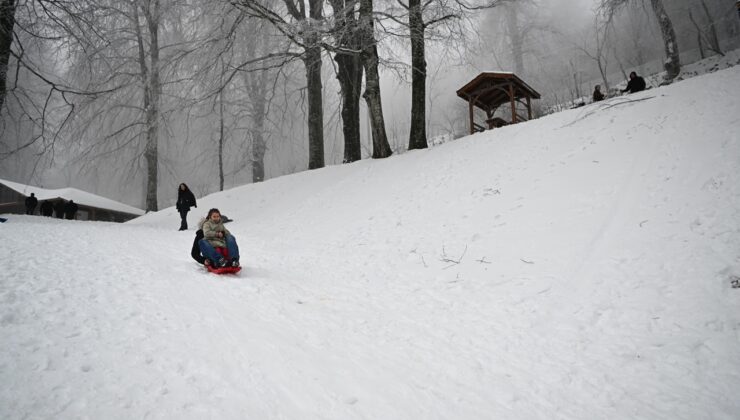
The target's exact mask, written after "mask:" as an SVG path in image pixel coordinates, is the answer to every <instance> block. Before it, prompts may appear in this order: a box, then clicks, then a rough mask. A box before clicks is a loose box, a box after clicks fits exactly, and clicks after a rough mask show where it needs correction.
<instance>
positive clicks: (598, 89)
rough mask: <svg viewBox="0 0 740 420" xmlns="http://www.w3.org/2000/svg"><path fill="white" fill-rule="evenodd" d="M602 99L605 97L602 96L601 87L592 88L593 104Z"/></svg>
mask: <svg viewBox="0 0 740 420" xmlns="http://www.w3.org/2000/svg"><path fill="white" fill-rule="evenodd" d="M604 98H606V96H604V94H603V93H601V85H596V86H594V95H593V99H594V102H599V101H603V100H604Z"/></svg>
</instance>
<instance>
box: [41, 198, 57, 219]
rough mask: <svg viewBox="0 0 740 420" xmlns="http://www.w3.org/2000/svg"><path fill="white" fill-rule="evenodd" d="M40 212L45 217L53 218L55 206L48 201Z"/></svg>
mask: <svg viewBox="0 0 740 420" xmlns="http://www.w3.org/2000/svg"><path fill="white" fill-rule="evenodd" d="M39 210H40V211H41V214H43V215H44V216H51V215H52V214H54V205H53V204H51V201H49V200H47V201H44V202H43V203H41V208H40V209H39Z"/></svg>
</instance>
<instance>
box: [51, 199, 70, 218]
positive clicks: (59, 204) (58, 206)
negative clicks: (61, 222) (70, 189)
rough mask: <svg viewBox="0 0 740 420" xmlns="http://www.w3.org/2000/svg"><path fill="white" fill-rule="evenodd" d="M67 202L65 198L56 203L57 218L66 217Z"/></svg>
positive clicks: (55, 212)
mask: <svg viewBox="0 0 740 420" xmlns="http://www.w3.org/2000/svg"><path fill="white" fill-rule="evenodd" d="M66 204H67V203H66V202H65V201H64V199H59V201H57V203H56V204H54V214H55V215H56V216H57V219H64V207H65V206H66Z"/></svg>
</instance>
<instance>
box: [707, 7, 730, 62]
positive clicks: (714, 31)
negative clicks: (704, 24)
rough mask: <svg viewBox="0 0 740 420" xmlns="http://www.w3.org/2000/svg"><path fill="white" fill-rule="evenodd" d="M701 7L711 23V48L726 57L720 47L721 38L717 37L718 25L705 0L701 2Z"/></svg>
mask: <svg viewBox="0 0 740 420" xmlns="http://www.w3.org/2000/svg"><path fill="white" fill-rule="evenodd" d="M701 7H702V8H703V9H704V14H706V15H707V21H708V22H709V36H708V38H709V48H710V49H712V50H713V51H714V52H716V53H717V54H719V55H721V56H723V57H724V55H725V53H723V52H722V47H720V45H719V37H718V36H717V28H716V26H717V25H716V24H715V23H714V18H713V17H712V14H711V13H709V8H708V7H707V3H706V2H705V1H704V0H701Z"/></svg>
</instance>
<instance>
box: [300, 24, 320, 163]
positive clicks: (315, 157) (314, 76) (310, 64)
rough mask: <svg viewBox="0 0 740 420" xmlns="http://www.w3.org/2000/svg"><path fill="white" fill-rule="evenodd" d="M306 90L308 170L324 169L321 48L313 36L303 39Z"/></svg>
mask: <svg viewBox="0 0 740 420" xmlns="http://www.w3.org/2000/svg"><path fill="white" fill-rule="evenodd" d="M305 41H306V45H308V47H306V55H305V58H304V59H303V62H304V64H305V65H306V84H307V89H308V169H318V168H323V167H324V109H323V107H324V105H323V97H322V91H323V87H322V85H321V47H319V45H318V39H317V36H316V35H315V34H311V35H308V36H306V37H305Z"/></svg>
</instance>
